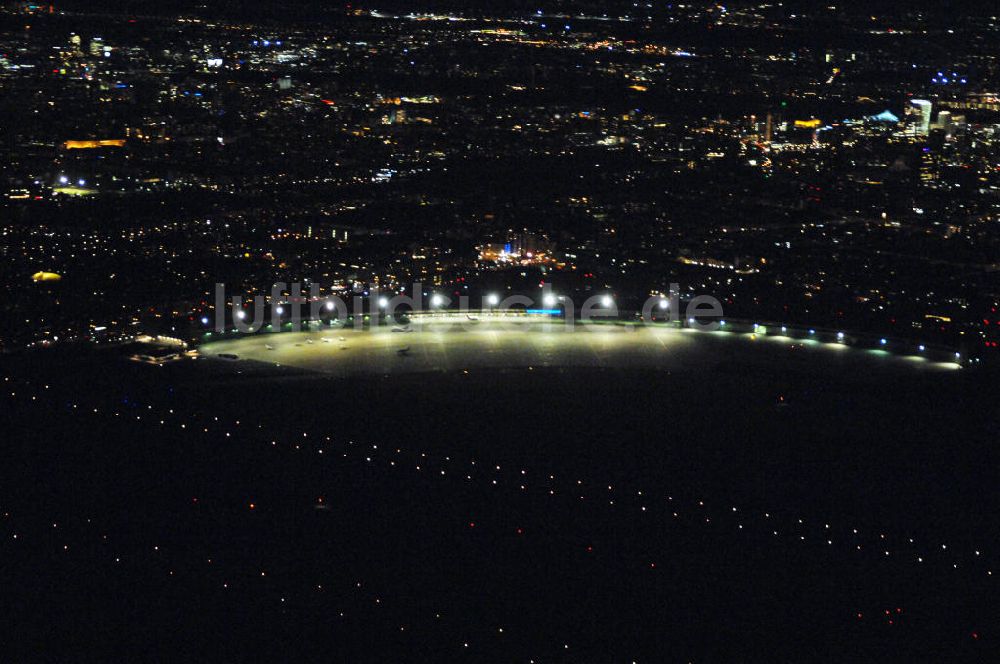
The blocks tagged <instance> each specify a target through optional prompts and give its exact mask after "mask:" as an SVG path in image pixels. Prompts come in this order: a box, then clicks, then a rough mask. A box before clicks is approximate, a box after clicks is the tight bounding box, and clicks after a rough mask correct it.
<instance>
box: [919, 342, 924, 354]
mask: <svg viewBox="0 0 1000 664" xmlns="http://www.w3.org/2000/svg"><path fill="white" fill-rule="evenodd" d="M924 350H925V349H924V345H923V344H920V352H921V353H922V352H924Z"/></svg>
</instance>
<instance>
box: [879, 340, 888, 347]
mask: <svg viewBox="0 0 1000 664" xmlns="http://www.w3.org/2000/svg"><path fill="white" fill-rule="evenodd" d="M878 342H879V343H880V344H882V345H883V346H884V345H886V344H887V343H889V342H888V341H886V340H885V339H879V340H878Z"/></svg>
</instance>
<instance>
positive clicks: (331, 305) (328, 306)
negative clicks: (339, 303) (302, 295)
mask: <svg viewBox="0 0 1000 664" xmlns="http://www.w3.org/2000/svg"><path fill="white" fill-rule="evenodd" d="M335 306H336V305H335V304H334V303H333V300H327V301H326V310H327V311H333V308H334V307H335Z"/></svg>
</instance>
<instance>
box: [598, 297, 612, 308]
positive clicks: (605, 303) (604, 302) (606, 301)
mask: <svg viewBox="0 0 1000 664" xmlns="http://www.w3.org/2000/svg"><path fill="white" fill-rule="evenodd" d="M614 303H615V301H614V300H613V299H612V298H611V296H610V295H605V296H604V297H602V298H601V306H602V307H604V308H605V309H610V308H611V305H613V304H614Z"/></svg>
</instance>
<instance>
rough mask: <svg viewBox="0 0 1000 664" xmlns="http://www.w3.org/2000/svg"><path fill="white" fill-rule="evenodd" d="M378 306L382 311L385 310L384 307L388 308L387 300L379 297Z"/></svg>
mask: <svg viewBox="0 0 1000 664" xmlns="http://www.w3.org/2000/svg"><path fill="white" fill-rule="evenodd" d="M378 306H379V307H381V308H382V309H385V308H386V307H388V306H389V298H387V297H385V296H383V297H380V298H379V299H378Z"/></svg>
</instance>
